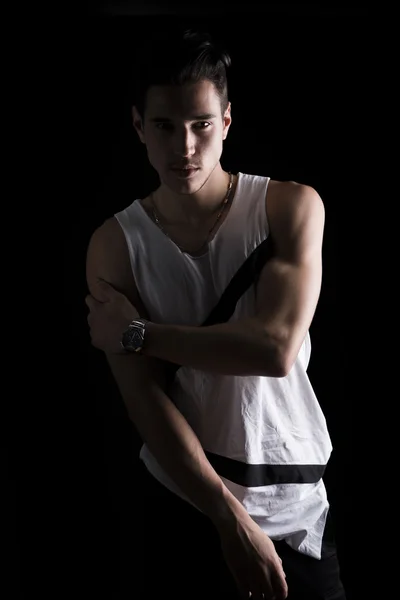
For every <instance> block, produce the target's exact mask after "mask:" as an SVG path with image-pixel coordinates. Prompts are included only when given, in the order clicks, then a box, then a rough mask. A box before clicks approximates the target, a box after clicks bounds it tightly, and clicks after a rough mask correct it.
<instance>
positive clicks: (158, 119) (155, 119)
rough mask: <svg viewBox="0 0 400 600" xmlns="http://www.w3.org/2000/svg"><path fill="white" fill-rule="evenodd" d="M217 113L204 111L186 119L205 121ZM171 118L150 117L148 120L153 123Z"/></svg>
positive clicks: (169, 120) (170, 120)
mask: <svg viewBox="0 0 400 600" xmlns="http://www.w3.org/2000/svg"><path fill="white" fill-rule="evenodd" d="M216 118H217V115H214V114H212V113H205V114H204V115H196V116H194V117H192V118H191V119H187V120H188V121H207V120H208V119H216ZM172 120H173V119H168V118H167V117H151V118H150V121H152V122H153V123H167V122H168V123H169V122H172Z"/></svg>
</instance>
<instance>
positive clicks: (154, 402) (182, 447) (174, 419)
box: [86, 218, 250, 528]
mask: <svg viewBox="0 0 400 600" xmlns="http://www.w3.org/2000/svg"><path fill="white" fill-rule="evenodd" d="M86 273H87V284H88V287H89V291H90V293H91V294H92V295H93V296H94V297H96V284H97V282H98V280H99V279H103V280H105V281H107V282H108V283H110V284H111V285H113V286H114V287H115V288H116V289H117V290H119V291H120V292H122V293H124V294H125V295H126V296H127V297H128V298H129V300H130V301H131V302H132V304H133V305H134V306H135V307H136V309H137V310H138V311H139V313H140V315H141V316H143V317H145V318H147V317H148V315H147V313H146V310H145V307H144V306H143V303H142V302H141V299H140V297H139V294H138V292H137V288H136V285H135V282H134V278H133V276H132V271H131V266H130V262H129V257H128V253H127V247H126V242H125V238H124V235H123V233H122V230H121V228H120V226H119V224H118V222H117V221H116V220H115V219H114V218H112V219H110V220H108V221H106V222H105V223H104V224H103V225H102V226H101V227H100V228H99V229H97V230H96V231H95V232H94V234H93V236H92V237H91V240H90V243H89V247H88V252H87V265H86ZM106 356H107V360H108V363H109V365H110V368H111V371H112V373H113V376H114V378H115V381H116V383H117V385H118V388H119V390H120V393H121V395H122V398H123V401H124V403H125V405H126V408H127V412H128V415H129V417H130V419H131V420H132V421H133V423H134V425H135V427H136V428H137V430H138V432H139V435H140V436H141V437H142V439H143V440H144V441H145V442H146V444H147V445H148V447H149V449H150V451H151V452H152V454H153V455H154V456H155V458H156V459H157V461H158V462H159V464H160V465H161V467H163V468H164V469H165V471H166V472H167V473H168V475H169V476H170V477H171V479H172V480H173V481H174V482H175V483H176V484H177V485H178V487H179V488H180V489H181V490H182V492H183V493H184V494H186V496H187V497H188V498H189V500H191V501H192V502H193V504H194V505H195V506H197V507H198V508H199V509H200V510H201V511H202V512H203V513H204V514H205V515H207V516H208V517H209V518H210V519H211V520H212V522H213V523H214V524H215V526H216V527H217V528H219V527H222V526H223V525H224V524H225V523H229V522H232V521H233V520H235V519H240V520H241V521H244V522H245V521H247V519H249V518H250V517H249V515H248V513H247V512H246V511H245V509H244V508H243V506H242V505H241V504H240V502H239V501H238V500H237V499H236V498H235V497H234V496H233V494H232V493H231V492H230V491H229V490H228V489H227V488H226V486H225V485H224V484H223V482H222V480H221V478H220V477H219V475H218V474H217V473H216V471H215V470H214V469H213V467H212V466H211V465H210V463H209V461H208V459H207V457H206V455H205V454H204V451H203V448H202V447H201V444H200V442H199V440H198V438H197V436H196V435H195V433H194V431H193V430H192V428H191V427H190V426H189V424H188V423H187V421H186V419H185V418H184V417H183V415H182V414H181V413H180V412H179V411H178V409H177V408H176V407H175V405H174V404H173V402H172V401H171V400H170V398H168V396H167V394H166V392H165V389H166V380H167V375H166V366H165V363H163V361H161V360H157V359H155V358H149V357H146V356H140V357H138V356H136V355H125V354H107V355H106Z"/></svg>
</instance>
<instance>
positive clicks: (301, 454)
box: [115, 172, 332, 559]
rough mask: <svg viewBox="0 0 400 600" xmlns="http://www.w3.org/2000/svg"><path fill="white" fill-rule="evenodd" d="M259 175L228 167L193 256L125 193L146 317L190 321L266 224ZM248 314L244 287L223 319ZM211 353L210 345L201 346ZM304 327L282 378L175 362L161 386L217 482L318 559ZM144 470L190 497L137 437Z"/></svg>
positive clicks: (319, 457)
mask: <svg viewBox="0 0 400 600" xmlns="http://www.w3.org/2000/svg"><path fill="white" fill-rule="evenodd" d="M268 183H269V178H268V177H263V176H259V175H250V174H245V173H240V172H239V173H238V184H237V188H236V192H235V195H234V198H233V201H232V204H231V208H230V211H229V213H228V215H227V217H226V218H225V220H224V221H223V223H222V224H221V226H220V228H219V230H218V231H217V234H216V236H215V237H214V239H213V240H212V241H211V243H210V244H209V247H208V250H207V252H206V253H205V254H204V255H203V256H201V257H197V258H195V257H192V256H190V255H189V254H187V253H185V252H182V251H181V250H180V249H179V248H178V246H176V244H174V242H172V241H171V240H170V239H169V238H168V237H167V236H166V235H165V234H164V233H163V232H162V231H161V230H160V229H159V227H158V226H157V225H156V224H155V223H154V222H153V221H152V220H151V219H150V217H149V216H148V215H147V213H146V212H145V210H144V209H143V207H142V206H141V204H140V203H139V202H137V201H134V202H133V203H132V204H131V205H130V206H128V207H127V208H126V209H124V210H122V211H121V212H118V213H116V215H115V217H116V218H117V220H118V222H119V223H120V226H121V227H122V230H123V232H124V234H125V237H126V241H127V244H128V249H129V256H130V260H131V264H132V269H133V273H134V276H135V281H136V285H137V288H138V291H139V294H140V296H141V298H142V300H143V303H144V305H145V307H146V309H147V311H148V313H149V318H150V320H152V321H154V322H156V323H172V324H176V325H179V324H182V325H191V326H198V325H201V324H202V323H203V322H204V321H205V319H206V318H207V316H208V314H209V313H210V312H211V310H212V309H213V308H214V306H215V305H216V304H217V302H218V300H219V298H220V297H221V295H222V293H223V291H224V290H225V288H226V287H227V285H228V283H229V281H230V280H231V278H232V277H233V275H234V274H235V273H236V271H237V270H238V269H239V267H240V266H241V265H242V264H243V263H244V261H245V260H246V259H247V257H248V256H249V255H250V254H251V253H252V252H253V250H254V249H255V248H256V247H257V246H258V245H259V244H260V243H261V242H263V241H264V240H265V239H266V238H267V236H268V234H269V227H268V221H267V215H266V209H265V201H266V194H267V188H268ZM254 313H255V288H254V286H251V287H250V288H249V290H248V291H247V292H246V293H245V294H244V295H243V296H242V298H241V299H240V300H239V302H238V303H237V306H236V310H235V312H234V314H233V315H232V317H231V320H237V319H240V318H243V317H249V316H252V315H254ZM210 352H212V348H210ZM310 352H311V343H310V336H309V333H308V332H307V335H306V337H305V339H304V341H303V344H302V346H301V348H300V351H299V354H298V356H297V359H296V361H295V364H294V365H293V367H292V369H291V370H290V372H289V374H288V375H286V377H280V378H276V377H259V376H248V377H247V376H246V377H241V376H240V377H239V376H233V375H219V374H214V373H209V372H205V371H200V370H197V369H192V368H189V367H181V368H180V369H179V370H178V372H177V375H176V378H175V382H174V384H173V386H172V388H171V390H170V394H169V395H170V397H171V399H172V400H173V402H174V404H175V405H176V406H177V408H178V409H179V410H180V412H181V413H182V414H183V416H184V417H185V418H186V420H187V421H188V423H189V424H190V426H191V427H192V429H193V430H194V431H195V433H196V435H197V436H198V438H199V440H200V443H201V445H202V447H203V449H204V451H205V453H206V455H207V457H208V459H209V461H210V463H211V464H212V465H213V467H214V468H215V470H216V471H217V473H218V474H219V475H220V477H221V479H222V481H223V482H224V483H225V485H226V486H227V487H228V488H229V490H230V491H231V492H232V493H233V494H234V495H235V496H236V498H237V499H238V500H239V501H240V502H241V503H242V504H243V506H244V507H245V509H246V510H247V512H248V513H249V515H250V516H251V517H252V518H253V520H254V521H255V522H256V523H257V524H258V525H259V526H260V527H261V528H262V529H263V530H264V531H265V533H266V534H267V535H268V536H269V537H270V538H272V539H275V540H281V539H285V541H286V542H287V543H288V544H289V546H291V547H292V548H294V549H295V550H298V551H299V552H301V553H303V554H307V555H310V556H313V557H315V558H317V559H320V558H321V543H322V536H323V532H324V527H325V521H326V515H327V512H328V509H329V502H328V499H327V494H326V488H325V485H324V482H323V479H322V476H323V473H324V470H325V467H326V465H327V463H328V460H329V457H330V454H331V452H332V444H331V440H330V436H329V433H328V429H327V425H326V420H325V417H324V414H323V412H322V410H321V407H320V405H319V403H318V400H317V398H316V396H315V393H314V391H313V388H312V386H311V383H310V381H309V378H308V376H307V366H308V363H309V359H310ZM140 458H141V459H142V460H143V461H144V463H145V465H146V467H147V469H148V470H149V471H150V473H151V474H152V475H153V476H154V477H155V478H156V479H157V480H158V481H159V482H160V483H162V484H163V485H165V486H166V487H167V488H168V489H169V490H171V491H172V492H174V493H175V494H177V495H179V496H180V497H181V498H183V499H184V500H186V501H188V502H190V500H189V499H188V498H187V497H186V495H185V494H184V493H183V492H182V491H181V490H180V489H179V488H178V486H177V485H176V484H175V483H174V482H173V481H172V480H171V478H170V477H169V476H168V475H167V473H166V472H165V471H164V470H163V469H162V468H161V466H160V465H159V464H158V462H157V460H156V459H155V457H154V456H153V455H152V454H151V452H150V451H149V449H148V447H147V445H146V444H143V446H142V448H141V451H140Z"/></svg>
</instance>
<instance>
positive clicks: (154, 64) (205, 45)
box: [133, 29, 231, 118]
mask: <svg viewBox="0 0 400 600" xmlns="http://www.w3.org/2000/svg"><path fill="white" fill-rule="evenodd" d="M139 52H140V54H141V56H140V57H139V61H140V64H139V65H138V68H137V67H136V68H135V74H134V77H135V82H134V93H133V95H134V98H133V104H134V105H135V106H136V108H137V110H138V112H139V114H140V116H141V117H142V118H144V111H145V108H146V94H147V91H148V89H149V88H150V87H151V86H153V85H183V84H185V83H197V82H198V81H201V80H203V79H208V80H209V81H211V82H212V83H213V84H214V86H215V89H216V91H217V93H218V95H219V97H220V101H221V112H222V115H223V114H224V112H225V111H226V109H227V107H228V81H227V69H228V68H229V67H230V65H231V58H230V56H229V54H228V53H227V51H226V50H225V49H224V48H223V47H222V46H221V45H220V43H218V42H217V41H215V40H213V39H212V36H211V35H210V33H207V32H203V31H195V30H193V29H184V30H181V31H178V32H177V34H176V35H173V34H171V33H170V32H169V33H168V34H165V35H162V34H161V36H157V37H153V38H152V39H150V40H149V41H148V42H147V43H146V47H145V48H142V49H140V51H139Z"/></svg>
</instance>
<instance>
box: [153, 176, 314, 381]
mask: <svg viewBox="0 0 400 600" xmlns="http://www.w3.org/2000/svg"><path fill="white" fill-rule="evenodd" d="M270 185H271V190H270V191H269V193H268V198H267V213H268V221H269V225H270V235H271V237H272V239H273V241H274V249H275V255H274V257H273V258H272V259H271V260H269V261H268V262H267V264H266V265H265V266H264V268H263V271H262V273H261V276H260V280H259V283H258V287H257V306H256V314H255V316H254V317H253V318H244V319H239V320H237V321H230V322H228V323H221V324H218V325H211V326H209V327H188V326H181V325H162V324H154V323H149V324H148V326H147V330H146V336H145V345H144V353H145V354H146V355H147V356H153V357H156V358H160V359H163V360H168V361H171V362H173V363H176V364H179V365H182V366H188V367H192V368H195V369H202V370H204V371H211V372H215V373H222V374H226V375H244V376H246V375H261V376H269V377H283V376H285V375H287V373H288V372H289V371H290V369H291V367H292V365H293V363H294V361H295V359H296V356H297V354H298V352H299V349H300V346H301V343H302V342H303V340H304V337H305V335H306V333H307V330H308V328H309V326H310V324H311V320H312V318H313V315H314V312H315V308H316V304H317V301H318V297H319V293H320V286H321V275H322V261H321V249H322V239H323V230H324V207H323V204H322V200H321V199H320V197H319V195H318V194H317V192H316V191H315V190H314V189H312V188H310V187H309V186H304V185H299V184H296V183H293V182H287V183H286V182H285V183H281V182H271V184H270Z"/></svg>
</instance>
